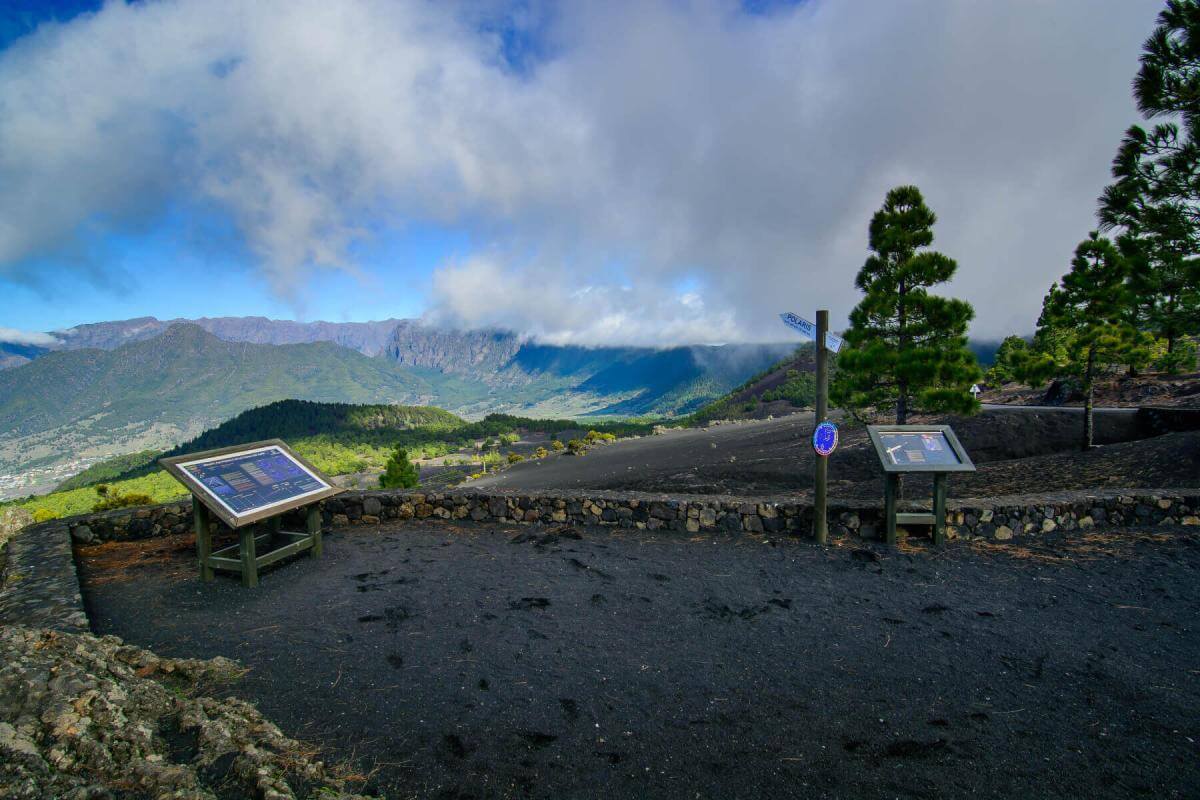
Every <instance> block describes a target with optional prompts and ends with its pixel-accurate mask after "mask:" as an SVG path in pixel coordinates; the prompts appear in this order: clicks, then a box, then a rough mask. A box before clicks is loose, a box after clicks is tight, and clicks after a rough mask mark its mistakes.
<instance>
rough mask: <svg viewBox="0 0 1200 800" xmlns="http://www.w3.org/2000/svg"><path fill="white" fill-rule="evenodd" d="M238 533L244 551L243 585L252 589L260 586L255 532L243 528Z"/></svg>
mask: <svg viewBox="0 0 1200 800" xmlns="http://www.w3.org/2000/svg"><path fill="white" fill-rule="evenodd" d="M238 535H239V538H240V539H241V547H240V549H241V551H242V586H245V587H247V588H250V589H252V588H254V587H255V586H258V559H257V557H256V555H255V550H256V549H257V548H256V547H255V544H256V543H257V542H256V541H255V536H254V532H253V531H251V530H250V529H249V528H242V529H241V530H240V531H238Z"/></svg>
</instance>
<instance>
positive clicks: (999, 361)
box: [983, 336, 1029, 386]
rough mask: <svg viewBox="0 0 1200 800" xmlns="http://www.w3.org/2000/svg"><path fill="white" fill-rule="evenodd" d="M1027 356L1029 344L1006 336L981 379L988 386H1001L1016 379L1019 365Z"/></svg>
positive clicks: (1019, 338)
mask: <svg viewBox="0 0 1200 800" xmlns="http://www.w3.org/2000/svg"><path fill="white" fill-rule="evenodd" d="M1028 356H1029V342H1027V341H1025V340H1024V339H1022V338H1021V337H1020V336H1008V337H1006V338H1005V339H1004V341H1003V342H1001V343H1000V349H999V350H997V351H996V358H995V360H994V361H993V362H992V366H991V367H989V368H988V371H987V372H986V373H984V376H983V379H984V380H985V381H987V383H988V385H989V386H1001V385H1002V384H1005V383H1009V382H1010V381H1015V380H1017V379H1018V373H1019V371H1020V369H1021V365H1022V364H1023V363H1024V361H1025V359H1027V358H1028Z"/></svg>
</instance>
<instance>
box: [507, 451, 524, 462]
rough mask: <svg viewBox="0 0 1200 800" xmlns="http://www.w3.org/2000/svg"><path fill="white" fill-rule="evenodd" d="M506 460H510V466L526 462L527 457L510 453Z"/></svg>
mask: <svg viewBox="0 0 1200 800" xmlns="http://www.w3.org/2000/svg"><path fill="white" fill-rule="evenodd" d="M505 458H506V459H507V460H508V463H509V464H516V463H517V462H520V461H524V460H525V456H523V455H521V454H520V453H509V454H508V455H507V456H505Z"/></svg>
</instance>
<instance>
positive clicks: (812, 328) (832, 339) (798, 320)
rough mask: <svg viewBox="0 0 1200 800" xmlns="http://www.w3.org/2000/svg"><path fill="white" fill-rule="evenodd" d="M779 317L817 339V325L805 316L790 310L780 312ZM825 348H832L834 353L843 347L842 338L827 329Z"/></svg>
mask: <svg viewBox="0 0 1200 800" xmlns="http://www.w3.org/2000/svg"><path fill="white" fill-rule="evenodd" d="M779 318H780V319H781V320H783V324H784V325H787V326H788V327H790V328H795V329H796V330H798V331H800V333H802V334H804V335H805V336H807V337H808V338H809V339H812V340H813V341H816V338H817V326H816V325H814V324H812V323H811V322H809V321H808V320H806V319H805V318H804V317H798V316H796V315H795V314H793V313H791V312H790V311H789V312H787V313H784V314H780V315H779ZM825 349H826V350H831V351H833V352H834V353H836V352H838V351H839V350H841V349H842V340H841V338H840V337H838V336H834V335H833V334H832V333H830V332H829V331H825Z"/></svg>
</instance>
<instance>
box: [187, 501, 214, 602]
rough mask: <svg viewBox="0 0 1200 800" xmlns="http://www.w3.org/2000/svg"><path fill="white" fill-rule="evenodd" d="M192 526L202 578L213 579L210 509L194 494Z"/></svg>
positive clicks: (204, 579) (202, 579)
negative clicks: (210, 559) (209, 560)
mask: <svg viewBox="0 0 1200 800" xmlns="http://www.w3.org/2000/svg"><path fill="white" fill-rule="evenodd" d="M192 528H193V529H195V531H196V558H197V560H198V561H199V562H200V580H201V581H205V582H207V581H211V580H212V579H213V569H212V566H211V565H210V564H209V563H208V557H209V556H210V555H212V530H211V528H210V527H209V516H208V509H207V508H205V506H204V504H203V503H201V502H200V501H199V500H197V499H196V497H195V495H193V496H192Z"/></svg>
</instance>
